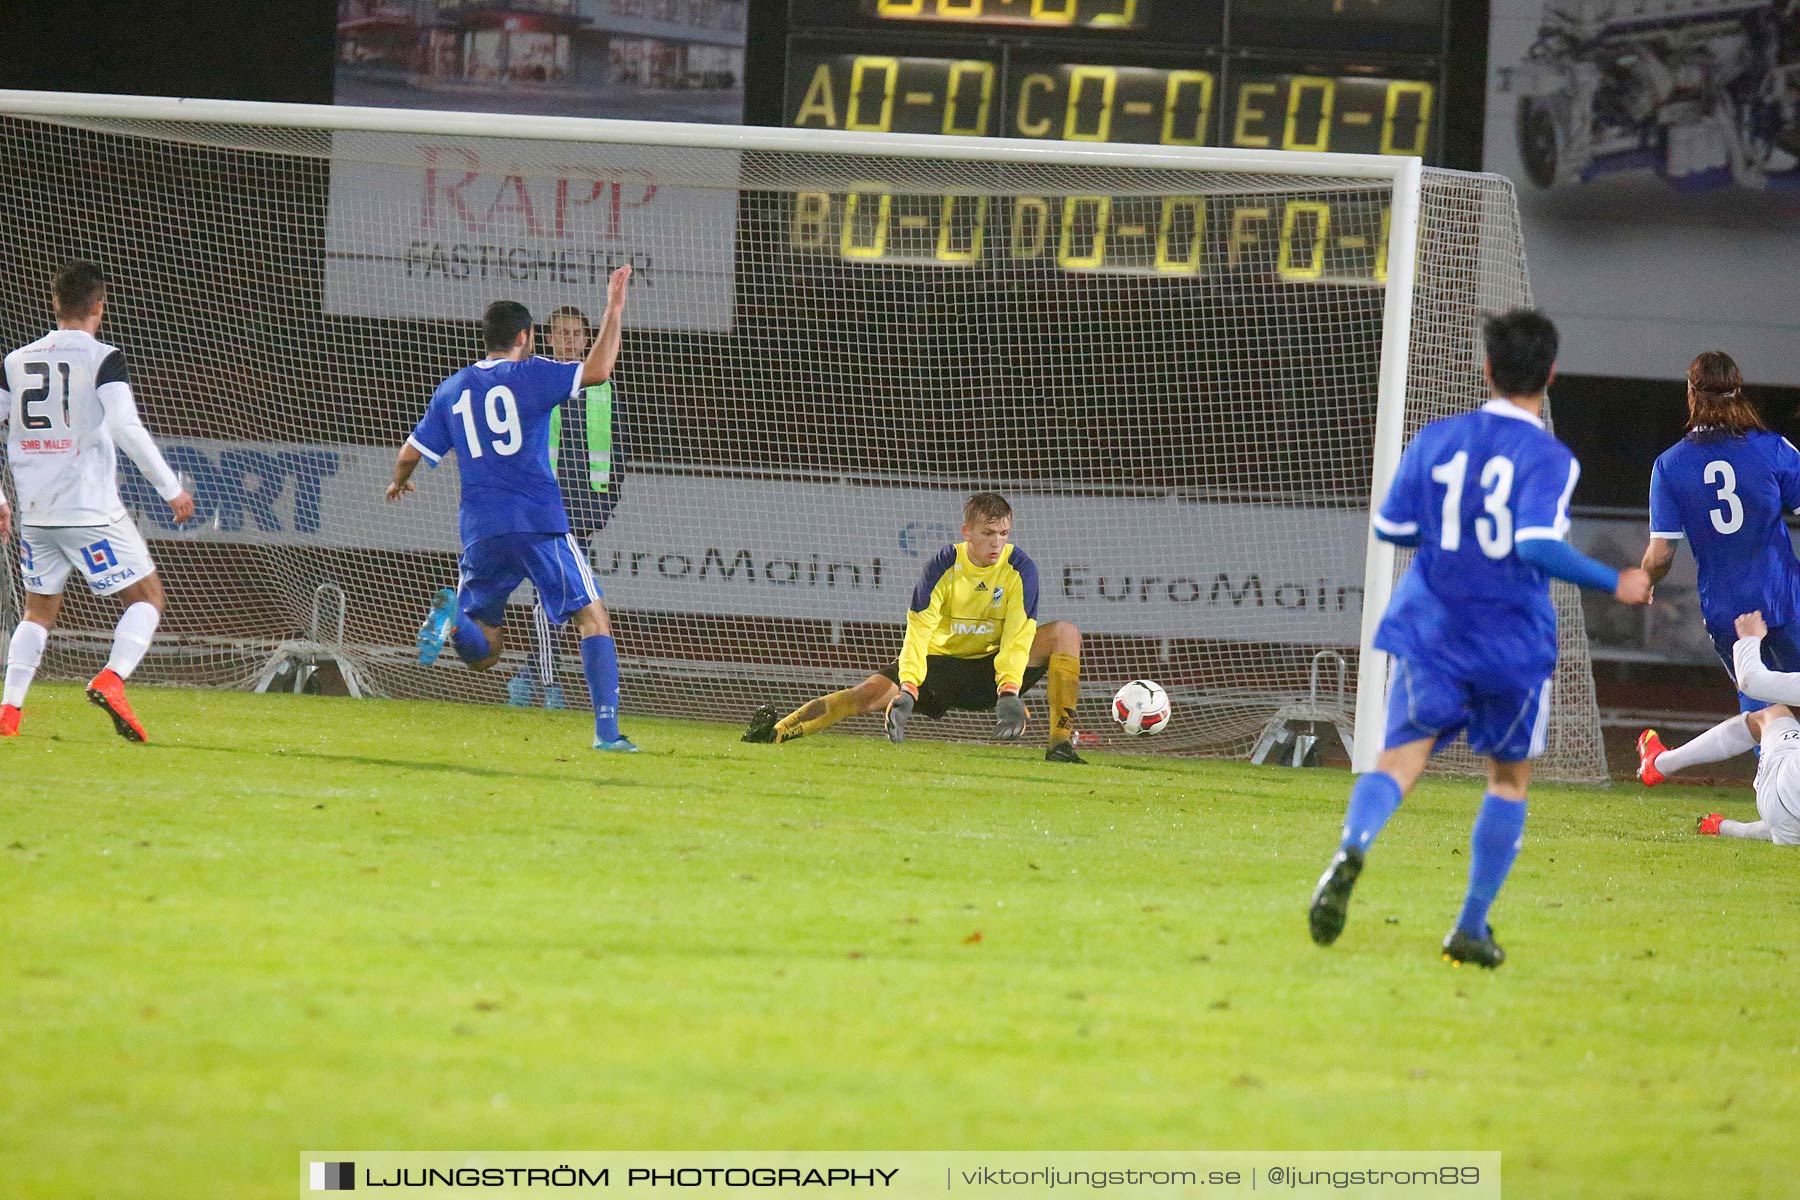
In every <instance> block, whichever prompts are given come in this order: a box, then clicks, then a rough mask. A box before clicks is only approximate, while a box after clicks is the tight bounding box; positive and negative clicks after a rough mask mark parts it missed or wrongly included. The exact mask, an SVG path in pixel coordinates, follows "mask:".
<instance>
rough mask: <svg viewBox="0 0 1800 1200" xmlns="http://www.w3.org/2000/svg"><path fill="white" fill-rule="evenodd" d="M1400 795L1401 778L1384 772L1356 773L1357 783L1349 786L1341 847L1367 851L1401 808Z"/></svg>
mask: <svg viewBox="0 0 1800 1200" xmlns="http://www.w3.org/2000/svg"><path fill="white" fill-rule="evenodd" d="M1400 796H1401V793H1400V781H1399V780H1397V779H1395V778H1394V777H1393V776H1392V775H1389V774H1388V773H1387V772H1386V771H1370V772H1369V773H1368V774H1367V775H1358V776H1357V777H1356V786H1354V787H1352V788H1351V789H1350V811H1349V812H1347V813H1345V814H1344V840H1343V843H1342V848H1343V849H1346V850H1348V849H1349V848H1350V847H1351V846H1355V847H1356V848H1357V849H1358V850H1367V849H1368V848H1369V843H1370V842H1373V841H1374V840H1375V835H1376V834H1378V833H1380V832H1381V827H1382V826H1383V825H1386V824H1387V823H1388V818H1389V817H1391V816H1393V815H1394V810H1395V809H1397V808H1399V807H1400Z"/></svg>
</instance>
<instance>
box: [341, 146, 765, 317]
mask: <svg viewBox="0 0 1800 1200" xmlns="http://www.w3.org/2000/svg"><path fill="white" fill-rule="evenodd" d="M332 145H333V154H332V166H331V203H330V209H329V215H328V221H327V225H326V233H325V297H324V307H325V311H326V312H328V313H332V314H335V315H339V316H352V317H401V318H428V319H436V318H446V319H451V320H466V321H474V320H476V319H478V318H479V317H480V316H481V312H482V309H483V308H485V307H486V306H487V304H488V303H489V302H490V301H492V300H499V299H507V300H517V301H519V302H521V303H523V304H524V305H525V306H526V307H527V308H529V309H531V310H532V313H533V314H534V315H535V316H537V317H539V318H540V319H542V317H543V316H544V315H545V314H547V313H549V312H550V311H551V310H552V309H554V308H557V307H558V306H560V305H564V304H572V305H574V306H575V307H576V308H579V309H581V310H582V311H583V312H585V313H586V314H587V315H588V318H589V319H590V320H591V321H595V322H598V320H599V318H600V314H601V312H602V310H603V309H604V307H605V299H606V282H607V277H608V276H609V275H610V274H611V273H612V271H613V269H614V268H616V267H620V266H623V265H625V264H626V263H630V264H631V265H632V267H634V268H635V270H636V276H635V277H634V279H633V281H632V290H631V308H630V311H629V313H628V315H627V317H626V322H627V324H628V325H629V326H630V327H631V328H634V329H673V330H700V331H706V332H724V331H728V330H729V329H730V328H731V311H732V298H733V291H734V287H735V283H734V277H735V263H736V225H737V192H736V190H735V184H736V181H737V177H738V156H737V154H736V152H734V151H729V150H691V151H685V152H684V159H683V169H684V171H691V172H697V173H698V174H689V175H688V176H687V178H689V179H693V178H697V177H700V175H704V176H705V177H707V178H713V179H717V180H719V181H720V183H721V185H722V186H720V187H717V188H699V187H689V186H679V185H675V184H671V183H669V182H667V181H666V180H664V179H662V178H660V177H659V176H658V174H657V172H656V171H654V170H651V169H649V168H647V167H646V165H645V163H646V161H647V160H646V158H645V156H644V153H643V151H642V150H640V149H636V148H633V147H620V146H595V145H580V144H574V143H551V142H518V141H506V140H502V139H497V138H471V137H436V136H429V135H423V134H394V133H362V132H339V133H336V134H334V135H333V142H332Z"/></svg>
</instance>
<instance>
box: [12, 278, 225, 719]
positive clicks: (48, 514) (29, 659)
mask: <svg viewBox="0 0 1800 1200" xmlns="http://www.w3.org/2000/svg"><path fill="white" fill-rule="evenodd" d="M52 294H53V302H54V307H55V309H56V329H55V330H54V331H53V332H51V333H49V334H47V335H45V336H44V337H41V338H39V339H38V340H37V341H35V342H33V343H31V345H29V346H25V347H23V348H22V349H19V350H15V351H13V352H12V353H11V354H9V355H7V356H6V366H5V373H4V374H3V375H0V425H6V426H9V427H10V432H9V433H8V436H7V439H6V456H7V460H8V461H9V462H10V463H11V464H12V472H13V483H14V485H15V486H16V487H17V488H18V492H19V510H20V511H19V517H18V520H19V525H20V529H19V559H20V562H21V564H22V565H23V567H24V576H25V618H24V620H22V621H20V622H19V626H18V628H17V629H15V630H14V631H13V635H12V642H11V644H10V645H9V646H8V647H7V654H6V690H5V692H4V695H0V737H16V736H17V735H18V732H19V717H20V710H21V709H23V708H24V707H25V694H26V692H27V691H28V690H29V689H30V687H31V681H32V678H33V677H34V676H35V675H36V674H37V669H38V664H39V663H41V662H42V661H43V657H44V645H45V643H46V642H48V641H49V638H50V627H51V626H53V625H55V624H56V618H57V617H58V615H60V614H61V612H62V600H63V586H64V585H65V584H66V583H67V582H68V580H69V569H70V567H71V566H73V567H77V568H79V569H80V571H81V575H82V578H83V579H85V580H86V581H87V585H88V590H89V591H91V592H93V593H94V594H95V595H97V596H117V597H118V598H119V599H120V600H121V601H123V602H124V604H125V612H124V614H123V615H122V616H120V618H119V623H118V625H117V626H116V627H115V628H114V629H113V642H112V654H111V656H110V657H108V658H107V660H106V668H105V669H104V670H102V671H101V672H100V673H99V674H98V675H96V676H94V678H93V679H91V680H90V681H89V682H88V686H87V696H88V700H90V701H91V702H92V703H94V704H95V705H97V706H98V707H100V708H103V709H105V710H106V712H107V715H108V716H110V717H112V720H113V728H114V729H116V730H118V731H119V735H120V736H121V737H123V738H125V739H126V740H127V741H131V742H142V741H146V740H147V735H146V734H145V733H144V726H143V724H142V723H141V722H140V721H139V720H138V719H137V714H136V713H134V712H132V711H131V705H130V703H129V702H127V701H126V699H125V681H126V680H127V679H129V678H131V673H132V672H133V671H134V670H136V669H137V665H138V663H140V662H142V661H143V659H144V654H145V652H146V651H148V650H149V649H150V639H151V638H152V637H154V636H155V635H156V627H157V625H158V624H160V623H161V621H162V611H163V585H162V579H161V577H160V576H158V575H157V573H156V564H155V563H154V562H152V561H150V548H149V547H148V546H146V545H145V544H144V538H143V535H142V534H140V533H139V532H138V528H137V525H136V524H134V523H133V522H132V520H131V517H130V515H129V514H128V513H127V512H126V511H125V505H124V503H123V502H122V501H121V500H120V499H119V485H118V475H117V472H118V454H117V452H116V451H115V449H114V447H122V448H123V449H124V450H125V453H127V454H129V455H131V460H132V461H133V462H135V463H136V464H137V465H138V469H139V470H141V471H143V473H144V477H145V478H146V479H148V480H150V482H151V484H152V485H154V486H155V488H156V494H157V495H159V496H161V497H162V498H163V500H164V502H165V503H167V504H168V506H169V511H170V512H171V513H172V514H174V517H175V520H176V521H178V522H180V521H186V520H187V519H188V518H189V517H192V516H193V515H194V500H193V497H191V496H189V495H188V494H187V489H185V488H183V487H182V486H181V479H180V477H179V476H178V475H176V474H175V472H174V471H172V470H170V469H169V464H168V463H167V462H166V461H164V459H163V456H162V452H161V451H159V450H158V449H157V448H156V443H155V442H154V441H152V440H151V438H150V433H149V431H148V430H146V429H145V428H144V426H143V423H142V422H140V421H139V420H138V412H137V401H136V400H135V399H134V398H133V397H132V394H131V380H130V377H129V375H128V374H127V373H126V369H125V355H124V352H123V351H120V350H118V349H116V348H115V347H112V346H109V345H107V344H106V343H105V342H102V341H100V340H99V339H98V338H97V337H96V336H95V335H96V334H98V333H99V332H100V322H101V320H103V319H104V318H105V316H106V276H105V275H104V274H103V273H102V272H101V270H100V268H99V266H97V265H96V264H94V263H91V262H84V261H80V260H77V261H75V262H71V263H69V264H68V265H67V266H65V267H63V268H62V270H60V271H58V272H57V273H56V280H55V283H54V285H53V287H52ZM12 523H13V513H12V509H10V508H9V507H7V503H6V497H5V495H4V494H0V541H4V540H5V539H6V538H7V537H8V536H9V535H10V533H11V531H12Z"/></svg>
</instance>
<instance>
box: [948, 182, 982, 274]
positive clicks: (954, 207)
mask: <svg viewBox="0 0 1800 1200" xmlns="http://www.w3.org/2000/svg"><path fill="white" fill-rule="evenodd" d="M987 207H988V202H987V197H986V196H945V197H944V199H943V205H942V207H941V208H940V209H939V210H938V237H937V260H938V261H939V262H941V263H973V262H980V261H981V249H982V245H983V243H984V242H985V241H986V238H987ZM971 209H972V210H973V212H972V213H970V219H969V226H968V228H969V234H968V241H967V244H966V245H965V246H964V247H963V248H962V249H960V250H959V249H956V248H955V246H954V243H955V242H956V240H957V232H958V222H957V218H958V217H959V216H960V215H961V214H962V213H965V212H970V210H971Z"/></svg>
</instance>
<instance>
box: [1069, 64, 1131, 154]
mask: <svg viewBox="0 0 1800 1200" xmlns="http://www.w3.org/2000/svg"><path fill="white" fill-rule="evenodd" d="M1090 86H1097V87H1098V88H1099V89H1100V117H1099V120H1098V121H1097V122H1096V123H1095V126H1094V128H1092V129H1085V130H1084V129H1082V128H1081V105H1082V101H1083V100H1084V99H1087V97H1086V95H1085V93H1086V91H1087V89H1088V88H1089V87H1090ZM1118 90H1119V73H1118V72H1117V71H1115V70H1113V69H1112V68H1111V67H1071V68H1070V69H1069V102H1068V106H1067V107H1066V108H1065V109H1064V111H1063V133H1062V140H1063V141H1065V142H1105V141H1110V140H1112V117H1113V97H1114V96H1116V95H1117V94H1118ZM1090 102H1091V100H1090Z"/></svg>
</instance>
